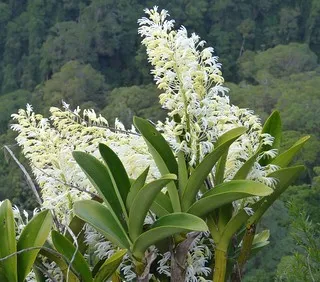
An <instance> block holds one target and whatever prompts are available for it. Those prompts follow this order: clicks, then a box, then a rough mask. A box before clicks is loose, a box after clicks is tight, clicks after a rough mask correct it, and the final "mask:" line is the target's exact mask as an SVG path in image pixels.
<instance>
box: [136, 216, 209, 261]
mask: <svg viewBox="0 0 320 282" xmlns="http://www.w3.org/2000/svg"><path fill="white" fill-rule="evenodd" d="M207 230H208V227H207V225H206V223H205V222H204V221H203V220H202V219H201V218H199V217H197V216H194V215H192V214H187V213H172V214H169V215H166V216H164V217H162V218H160V219H158V220H157V221H156V222H155V223H154V224H153V225H152V228H151V229H150V230H148V231H146V232H144V233H142V234H141V235H140V236H139V237H138V238H137V239H136V241H135V242H134V244H133V247H132V253H133V255H134V256H135V257H137V258H142V257H143V254H144V252H145V250H146V249H147V248H148V247H149V246H151V245H153V244H155V243H156V242H158V241H160V240H162V239H165V238H168V237H170V236H172V235H174V234H176V233H181V232H190V231H207Z"/></svg>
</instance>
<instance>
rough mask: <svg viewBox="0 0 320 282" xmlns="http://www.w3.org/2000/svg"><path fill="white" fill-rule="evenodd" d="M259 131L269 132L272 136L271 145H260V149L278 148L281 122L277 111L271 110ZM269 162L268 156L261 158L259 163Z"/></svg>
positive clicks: (265, 163)
mask: <svg viewBox="0 0 320 282" xmlns="http://www.w3.org/2000/svg"><path fill="white" fill-rule="evenodd" d="M261 133H269V134H270V135H271V136H272V137H273V138H274V140H273V144H272V145H262V147H261V149H260V151H268V150H271V149H277V150H278V149H279V148H280V143H281V136H282V124H281V118H280V114H279V112H278V111H274V112H272V114H271V115H270V116H269V117H268V119H267V120H266V122H265V123H264V125H263V128H262V132H261ZM270 162H271V159H270V158H262V159H261V160H260V161H259V163H260V164H261V165H267V164H268V163H270Z"/></svg>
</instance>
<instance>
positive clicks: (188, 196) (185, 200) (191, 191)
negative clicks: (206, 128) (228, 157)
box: [182, 127, 246, 210]
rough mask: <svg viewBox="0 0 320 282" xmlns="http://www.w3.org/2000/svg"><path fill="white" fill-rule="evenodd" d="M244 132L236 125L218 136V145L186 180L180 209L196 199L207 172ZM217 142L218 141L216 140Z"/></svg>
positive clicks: (244, 129)
mask: <svg viewBox="0 0 320 282" xmlns="http://www.w3.org/2000/svg"><path fill="white" fill-rule="evenodd" d="M245 132H246V128H245V127H238V128H234V129H231V130H230V131H228V132H226V133H225V134H223V135H222V136H221V137H220V140H222V141H219V143H218V144H220V145H219V146H218V147H216V148H215V149H214V150H213V151H212V152H211V153H210V154H208V155H207V156H206V157H205V158H204V159H203V161H202V162H201V163H200V164H199V165H198V166H197V167H196V168H195V170H194V171H193V172H192V174H191V175H190V178H189V180H188V182H187V186H186V188H185V189H184V193H183V196H182V209H183V210H187V209H188V208H189V207H190V206H191V205H192V203H194V201H195V199H196V195H197V193H198V191H199V189H200V187H201V186H202V185H203V183H204V181H205V179H206V178H207V177H208V175H209V173H210V172H211V171H212V169H213V167H214V165H215V164H216V162H217V161H218V160H219V159H220V157H221V156H222V155H223V154H224V153H225V152H227V151H228V149H229V147H230V145H231V144H232V143H233V142H234V141H235V140H236V139H237V138H238V137H239V136H240V135H242V134H243V133H245ZM217 142H218V141H217Z"/></svg>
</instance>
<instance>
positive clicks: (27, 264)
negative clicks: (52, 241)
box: [17, 210, 52, 282]
mask: <svg viewBox="0 0 320 282" xmlns="http://www.w3.org/2000/svg"><path fill="white" fill-rule="evenodd" d="M51 226H52V216H51V213H50V211H49V210H44V211H42V212H40V213H38V214H37V215H35V216H34V217H33V218H32V219H31V220H30V221H29V223H28V224H27V225H26V227H25V228H24V229H23V231H22V233H21V235H20V238H19V241H18V244H17V250H18V251H21V250H24V249H27V248H31V247H39V249H36V250H31V251H26V252H22V253H20V254H19V255H18V281H21V282H22V281H24V279H25V278H26V276H27V275H28V273H29V272H30V270H31V267H32V265H33V263H34V261H35V259H36V257H37V255H38V253H39V251H40V247H42V246H43V244H44V242H45V241H46V239H47V237H48V235H49V232H50V230H51Z"/></svg>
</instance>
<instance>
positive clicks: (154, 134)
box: [133, 117, 178, 175]
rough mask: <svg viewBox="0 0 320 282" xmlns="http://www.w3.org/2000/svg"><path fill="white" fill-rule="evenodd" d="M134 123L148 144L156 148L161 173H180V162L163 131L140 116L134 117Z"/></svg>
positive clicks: (155, 152) (156, 159)
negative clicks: (162, 133)
mask: <svg viewBox="0 0 320 282" xmlns="http://www.w3.org/2000/svg"><path fill="white" fill-rule="evenodd" d="M133 123H134V125H135V126H136V127H137V128H138V130H139V131H140V133H141V134H142V136H143V138H144V139H145V140H146V141H147V143H148V146H149V148H150V146H151V147H152V149H153V150H154V151H153V152H151V153H152V155H153V154H155V155H156V158H155V161H156V164H157V165H158V168H159V170H160V172H161V174H167V173H172V174H175V175H178V164H177V161H176V159H175V157H174V155H173V152H172V150H171V148H170V146H169V144H168V143H167V141H166V140H165V139H164V138H163V136H162V135H161V133H160V132H159V131H158V130H157V129H156V128H155V127H154V126H153V125H152V124H151V123H150V122H148V121H147V120H145V119H143V118H139V117H134V118H133Z"/></svg>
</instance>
